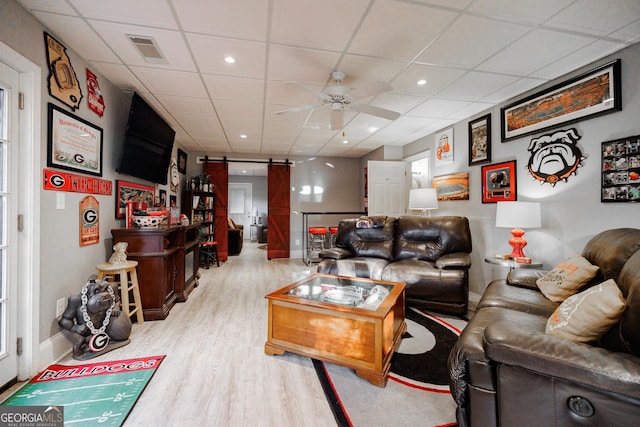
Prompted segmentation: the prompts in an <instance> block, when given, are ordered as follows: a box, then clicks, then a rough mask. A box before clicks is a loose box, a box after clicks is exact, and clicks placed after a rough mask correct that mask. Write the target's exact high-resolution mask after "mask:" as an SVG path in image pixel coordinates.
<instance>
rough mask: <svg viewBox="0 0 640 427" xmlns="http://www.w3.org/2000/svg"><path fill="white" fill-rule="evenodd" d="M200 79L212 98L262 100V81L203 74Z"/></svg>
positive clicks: (247, 100)
mask: <svg viewBox="0 0 640 427" xmlns="http://www.w3.org/2000/svg"><path fill="white" fill-rule="evenodd" d="M202 79H203V80H204V84H205V86H206V87H207V90H208V91H209V95H210V96H211V98H213V99H227V100H235V101H246V102H262V101H263V99H264V81H262V80H258V79H245V78H238V77H230V76H216V75H212V74H203V75H202Z"/></svg>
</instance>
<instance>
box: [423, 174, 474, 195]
mask: <svg viewBox="0 0 640 427" xmlns="http://www.w3.org/2000/svg"><path fill="white" fill-rule="evenodd" d="M431 185H432V186H433V188H435V189H436V194H437V195H438V201H440V202H442V201H447V200H469V172H460V173H451V174H447V175H440V176H434V177H433V180H432V183H431Z"/></svg>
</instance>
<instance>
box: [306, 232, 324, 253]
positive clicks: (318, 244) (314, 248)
mask: <svg viewBox="0 0 640 427" xmlns="http://www.w3.org/2000/svg"><path fill="white" fill-rule="evenodd" d="M326 240H327V227H309V245H308V247H307V258H311V254H312V253H314V252H317V253H320V251H322V250H324V249H325V242H326Z"/></svg>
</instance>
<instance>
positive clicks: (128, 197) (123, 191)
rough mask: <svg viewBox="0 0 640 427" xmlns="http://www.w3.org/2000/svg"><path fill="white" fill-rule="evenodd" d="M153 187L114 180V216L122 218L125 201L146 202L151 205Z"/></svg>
mask: <svg viewBox="0 0 640 427" xmlns="http://www.w3.org/2000/svg"><path fill="white" fill-rule="evenodd" d="M154 193H155V189H154V188H153V187H152V186H149V185H142V184H136V183H134V182H127V181H120V180H118V181H116V218H124V217H125V212H126V209H127V202H134V203H146V204H147V207H151V206H153V202H154V201H155V200H154Z"/></svg>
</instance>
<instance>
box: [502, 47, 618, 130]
mask: <svg viewBox="0 0 640 427" xmlns="http://www.w3.org/2000/svg"><path fill="white" fill-rule="evenodd" d="M618 110H622V96H621V86H620V60H619V59H617V60H615V61H613V62H610V63H608V64H605V65H603V66H601V67H599V68H596V69H594V70H592V71H589V72H587V73H585V74H582V75H580V76H578V77H575V78H573V79H571V80H568V81H566V82H563V83H560V84H559V85H556V86H553V87H551V88H549V89H545V90H543V91H541V92H538V93H536V94H534V95H532V96H529V97H527V98H525V99H523V100H521V101H518V102H516V103H514V104H511V105H509V106H507V107H505V108H502V109H500V113H501V136H502V141H503V142H504V141H508V140H510V139H514V138H518V137H520V136H523V135H529V134H532V133H536V132H539V131H541V130H544V129H549V128H551V127H555V126H558V125H560V124H564V123H572V122H576V121H578V120H580V119H584V118H586V117H589V116H595V115H600V114H607V113H612V112H614V111H618Z"/></svg>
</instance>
